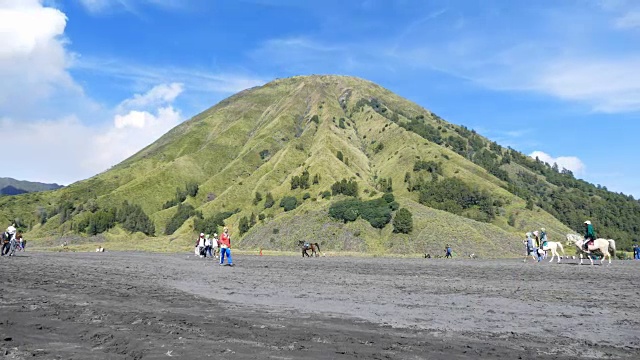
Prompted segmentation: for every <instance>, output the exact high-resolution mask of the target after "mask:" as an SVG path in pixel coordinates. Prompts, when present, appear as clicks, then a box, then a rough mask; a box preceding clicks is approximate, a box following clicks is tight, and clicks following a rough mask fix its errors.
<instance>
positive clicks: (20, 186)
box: [0, 177, 62, 195]
mask: <svg viewBox="0 0 640 360" xmlns="http://www.w3.org/2000/svg"><path fill="white" fill-rule="evenodd" d="M61 187H62V185H58V184H44V183H39V182H31V181H23V180H16V179H12V178H8V177H0V195H18V194H24V193H30V192H38V191H48V190H56V189H60V188H61Z"/></svg>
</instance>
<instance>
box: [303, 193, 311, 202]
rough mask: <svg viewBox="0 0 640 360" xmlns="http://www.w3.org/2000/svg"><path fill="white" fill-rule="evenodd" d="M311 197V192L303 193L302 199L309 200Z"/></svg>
mask: <svg viewBox="0 0 640 360" xmlns="http://www.w3.org/2000/svg"><path fill="white" fill-rule="evenodd" d="M310 197H311V194H309V193H308V192H306V193H304V195H302V200H307V199H309V198H310Z"/></svg>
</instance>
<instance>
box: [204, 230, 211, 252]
mask: <svg viewBox="0 0 640 360" xmlns="http://www.w3.org/2000/svg"><path fill="white" fill-rule="evenodd" d="M207 254H209V256H210V257H213V255H212V254H211V239H209V234H207V235H205V236H204V257H207Z"/></svg>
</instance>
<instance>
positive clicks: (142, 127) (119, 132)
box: [86, 106, 182, 175]
mask: <svg viewBox="0 0 640 360" xmlns="http://www.w3.org/2000/svg"><path fill="white" fill-rule="evenodd" d="M181 121H182V115H181V114H180V112H179V111H178V110H176V109H174V108H173V107H172V106H165V107H160V108H158V109H157V110H155V111H154V112H153V113H151V112H148V111H138V110H131V111H129V112H128V113H127V114H124V115H116V116H115V117H114V122H113V127H110V128H108V129H107V130H106V131H103V132H101V133H96V134H95V137H94V142H93V143H94V146H93V147H92V148H91V151H92V154H91V157H90V158H88V159H87V162H86V164H87V165H88V166H87V167H88V168H90V169H92V170H93V173H92V174H91V175H94V174H95V173H97V172H100V171H103V170H106V169H108V168H109V167H110V166H113V165H116V164H117V163H119V162H121V161H122V160H124V159H126V158H128V157H130V156H131V155H133V154H135V153H136V152H138V151H139V150H140V149H142V148H144V147H145V146H147V145H149V144H151V143H152V142H154V141H155V140H157V139H158V138H159V137H160V136H162V135H164V134H165V133H166V132H167V131H169V130H171V129H172V128H173V127H175V126H176V125H178V124H180V122H181Z"/></svg>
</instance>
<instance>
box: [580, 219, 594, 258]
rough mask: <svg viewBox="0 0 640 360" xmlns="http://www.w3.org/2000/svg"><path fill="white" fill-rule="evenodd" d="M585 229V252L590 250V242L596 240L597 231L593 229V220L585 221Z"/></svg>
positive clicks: (583, 245)
mask: <svg viewBox="0 0 640 360" xmlns="http://www.w3.org/2000/svg"><path fill="white" fill-rule="evenodd" d="M584 230H585V233H584V243H583V244H582V247H583V248H584V251H585V252H589V243H590V242H591V241H595V240H596V232H595V231H594V230H593V225H591V221H589V220H587V221H585V222H584Z"/></svg>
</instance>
